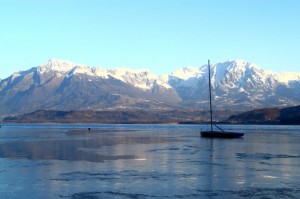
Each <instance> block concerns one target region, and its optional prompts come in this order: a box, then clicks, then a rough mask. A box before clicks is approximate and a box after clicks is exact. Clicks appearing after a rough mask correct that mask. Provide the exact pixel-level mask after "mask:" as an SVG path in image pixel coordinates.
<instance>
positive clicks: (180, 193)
mask: <svg viewBox="0 0 300 199" xmlns="http://www.w3.org/2000/svg"><path fill="white" fill-rule="evenodd" d="M184 128H187V127H186V126H185V127H184ZM235 128H236V127H235ZM272 128H273V129H274V128H275V127H273V126H272ZM153 129H155V127H153ZM153 129H151V130H147V131H141V130H134V131H131V130H127V131H124V130H116V131H114V130H107V129H105V130H94V129H92V130H91V131H90V132H88V130H86V129H85V130H78V129H75V130H74V129H73V130H61V129H54V130H51V133H49V131H43V132H42V133H41V132H39V131H40V130H39V131H36V132H35V133H33V131H28V132H27V133H26V131H25V132H23V133H22V134H19V138H18V139H17V140H12V139H11V138H12V137H11V136H16V135H18V133H16V132H15V133H12V134H10V133H11V132H7V133H4V132H3V131H2V130H3V129H2V130H1V131H0V157H2V158H0V182H1V183H0V195H1V196H3V197H4V198H23V197H24V195H26V196H28V197H27V198H214V199H215V198H277V197H280V198H299V196H300V189H299V187H300V182H299V180H298V179H299V178H300V164H299V162H300V156H299V154H300V147H299V144H298V143H299V142H300V135H299V134H297V133H295V131H293V130H289V131H288V132H287V133H286V132H283V131H281V130H277V131H274V130H272V131H267V132H263V131H261V130H254V129H251V131H250V130H249V132H245V133H246V136H245V138H244V139H233V140H227V139H226V140H223V139H203V138H200V137H199V132H198V131H195V130H189V131H188V130H186V129H185V130H182V129H180V126H179V128H178V129H175V128H174V127H173V126H172V128H170V129H169V128H167V127H164V128H161V127H160V128H159V130H157V129H156V130H153ZM299 129H300V128H299ZM49 134H51V136H50V135H49ZM29 135H30V136H29ZM4 138H9V139H7V140H5V139H4ZM61 160H63V161H61ZM12 190H13V191H12ZM32 190H34V191H32Z"/></svg>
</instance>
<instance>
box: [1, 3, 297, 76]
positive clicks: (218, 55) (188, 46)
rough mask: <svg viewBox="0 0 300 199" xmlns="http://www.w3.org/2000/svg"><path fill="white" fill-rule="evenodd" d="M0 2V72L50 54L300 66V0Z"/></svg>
mask: <svg viewBox="0 0 300 199" xmlns="http://www.w3.org/2000/svg"><path fill="white" fill-rule="evenodd" d="M0 3H1V6H0V19H1V26H0V27H1V29H0V30H1V31H0V43H1V45H0V67H1V70H0V78H6V77H8V76H9V75H11V74H12V73H13V72H16V71H19V70H27V69H29V68H31V67H34V66H37V65H39V64H42V63H45V62H46V61H47V60H49V59H52V58H56V59H63V60H69V61H73V62H75V63H78V64H87V65H90V66H97V67H102V68H116V67H129V68H133V69H138V68H148V69H150V70H151V71H153V72H154V73H156V74H164V73H170V72H172V71H174V70H176V69H178V68H180V67H184V66H201V65H203V64H205V63H206V62H207V59H208V58H209V59H210V60H211V62H212V63H216V62H222V61H227V60H228V59H236V58H242V59H245V60H247V61H250V62H253V63H256V64H257V65H259V66H260V67H262V68H263V69H267V70H272V71H291V72H300V1H299V0H203V1H202V0H0Z"/></svg>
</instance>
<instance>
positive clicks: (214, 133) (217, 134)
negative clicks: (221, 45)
mask: <svg viewBox="0 0 300 199" xmlns="http://www.w3.org/2000/svg"><path fill="white" fill-rule="evenodd" d="M207 67H208V79H209V86H208V87H209V110H210V130H209V131H201V137H210V138H240V137H243V136H244V133H239V132H228V131H224V130H223V129H221V128H220V127H218V126H217V125H216V124H214V123H213V114H212V102H211V101H212V100H211V80H210V63H209V60H208V66H207ZM213 127H216V128H217V129H218V130H214V128H213Z"/></svg>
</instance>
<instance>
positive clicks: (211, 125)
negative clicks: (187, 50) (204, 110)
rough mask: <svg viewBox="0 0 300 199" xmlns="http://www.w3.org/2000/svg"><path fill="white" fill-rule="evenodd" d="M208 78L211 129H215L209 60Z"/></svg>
mask: <svg viewBox="0 0 300 199" xmlns="http://www.w3.org/2000/svg"><path fill="white" fill-rule="evenodd" d="M207 68H208V79H209V111H210V130H211V131H212V130H213V119H212V107H211V81H210V63H209V60H208V66H207Z"/></svg>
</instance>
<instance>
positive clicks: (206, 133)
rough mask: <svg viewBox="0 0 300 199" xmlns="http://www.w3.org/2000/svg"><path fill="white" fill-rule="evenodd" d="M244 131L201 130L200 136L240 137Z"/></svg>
mask: <svg viewBox="0 0 300 199" xmlns="http://www.w3.org/2000/svg"><path fill="white" fill-rule="evenodd" d="M243 136H244V133H238V132H222V131H201V137H209V138H240V137H243Z"/></svg>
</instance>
